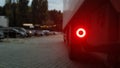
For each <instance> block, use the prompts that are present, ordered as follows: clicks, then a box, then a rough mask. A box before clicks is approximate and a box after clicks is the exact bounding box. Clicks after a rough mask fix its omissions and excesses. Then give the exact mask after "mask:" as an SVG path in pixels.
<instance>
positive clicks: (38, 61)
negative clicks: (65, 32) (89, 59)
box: [0, 34, 104, 68]
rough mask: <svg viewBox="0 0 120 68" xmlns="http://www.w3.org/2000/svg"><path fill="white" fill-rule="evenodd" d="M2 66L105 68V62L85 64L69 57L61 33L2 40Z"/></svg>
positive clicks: (0, 61)
mask: <svg viewBox="0 0 120 68" xmlns="http://www.w3.org/2000/svg"><path fill="white" fill-rule="evenodd" d="M0 68H104V65H103V64H99V63H96V64H83V63H79V62H72V61H70V60H69V58H68V53H67V48H66V46H65V44H64V43H63V36H62V35H61V34H58V35H52V36H43V37H31V38H25V39H4V40H3V41H1V42H0Z"/></svg>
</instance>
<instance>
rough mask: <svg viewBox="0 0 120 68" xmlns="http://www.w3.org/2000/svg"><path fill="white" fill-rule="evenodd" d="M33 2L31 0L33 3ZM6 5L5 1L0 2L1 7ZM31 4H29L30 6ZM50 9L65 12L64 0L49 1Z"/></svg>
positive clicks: (0, 0)
mask: <svg viewBox="0 0 120 68" xmlns="http://www.w3.org/2000/svg"><path fill="white" fill-rule="evenodd" d="M31 1H32V0H30V3H31ZM4 3H5V0H0V6H3V5H4ZM30 3H29V4H30ZM48 9H49V10H52V9H56V10H61V11H63V0H48Z"/></svg>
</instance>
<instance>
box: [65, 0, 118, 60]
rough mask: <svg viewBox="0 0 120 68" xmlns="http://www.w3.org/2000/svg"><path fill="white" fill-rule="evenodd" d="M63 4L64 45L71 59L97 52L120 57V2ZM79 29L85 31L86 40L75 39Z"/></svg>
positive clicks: (68, 0) (103, 0)
mask: <svg viewBox="0 0 120 68" xmlns="http://www.w3.org/2000/svg"><path fill="white" fill-rule="evenodd" d="M64 4H65V8H64V9H65V10H64V24H63V30H64V41H65V43H66V45H67V46H68V47H69V57H70V59H73V58H74V59H75V58H76V56H79V57H80V56H83V54H89V55H90V54H94V53H95V52H96V53H105V54H107V56H108V55H111V54H112V56H119V52H120V51H119V50H120V0H76V1H73V0H65V2H64ZM71 4H72V5H71ZM78 28H84V29H85V30H86V36H85V37H84V38H78V37H77V36H76V30H77V29H78ZM88 57H89V56H88Z"/></svg>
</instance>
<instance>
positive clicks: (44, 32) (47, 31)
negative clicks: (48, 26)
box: [42, 30, 51, 36]
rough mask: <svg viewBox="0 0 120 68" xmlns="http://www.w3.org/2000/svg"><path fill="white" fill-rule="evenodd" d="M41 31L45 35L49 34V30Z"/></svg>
mask: <svg viewBox="0 0 120 68" xmlns="http://www.w3.org/2000/svg"><path fill="white" fill-rule="evenodd" d="M42 33H43V34H44V35H46V36H48V35H50V34H51V33H50V31H49V30H42Z"/></svg>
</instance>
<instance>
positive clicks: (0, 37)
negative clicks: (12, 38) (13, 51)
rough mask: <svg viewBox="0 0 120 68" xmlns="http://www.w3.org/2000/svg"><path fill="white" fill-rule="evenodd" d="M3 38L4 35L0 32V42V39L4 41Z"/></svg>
mask: <svg viewBox="0 0 120 68" xmlns="http://www.w3.org/2000/svg"><path fill="white" fill-rule="evenodd" d="M4 38H5V37H4V33H3V32H2V31H0V40H1V39H4Z"/></svg>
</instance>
